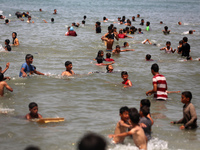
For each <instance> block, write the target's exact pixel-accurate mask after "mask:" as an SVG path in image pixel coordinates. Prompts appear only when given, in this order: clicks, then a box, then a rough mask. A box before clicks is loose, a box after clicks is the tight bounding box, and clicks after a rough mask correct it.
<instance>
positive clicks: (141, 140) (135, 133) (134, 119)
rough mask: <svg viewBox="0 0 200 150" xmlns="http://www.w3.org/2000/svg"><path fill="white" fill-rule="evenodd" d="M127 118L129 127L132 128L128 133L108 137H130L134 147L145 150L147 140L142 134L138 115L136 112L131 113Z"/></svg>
mask: <svg viewBox="0 0 200 150" xmlns="http://www.w3.org/2000/svg"><path fill="white" fill-rule="evenodd" d="M129 117H130V120H131V125H132V126H133V128H132V129H131V130H130V131H129V132H124V133H121V134H113V135H109V137H110V138H116V137H120V138H122V137H123V138H124V137H126V136H129V135H132V137H133V141H134V143H135V145H136V146H137V147H138V148H139V149H140V150H147V140H146V136H145V134H144V131H143V129H142V128H141V127H140V125H139V124H138V123H139V120H140V115H139V113H138V112H137V111H132V112H130V113H129Z"/></svg>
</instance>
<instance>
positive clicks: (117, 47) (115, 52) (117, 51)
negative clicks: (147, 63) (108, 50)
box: [112, 45, 135, 54]
mask: <svg viewBox="0 0 200 150" xmlns="http://www.w3.org/2000/svg"><path fill="white" fill-rule="evenodd" d="M126 51H135V50H134V49H124V50H120V46H119V45H117V46H116V49H114V50H113V51H112V52H113V53H114V54H120V52H126Z"/></svg>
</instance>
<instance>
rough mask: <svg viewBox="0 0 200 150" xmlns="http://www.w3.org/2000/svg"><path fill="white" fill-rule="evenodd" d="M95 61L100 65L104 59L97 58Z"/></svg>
mask: <svg viewBox="0 0 200 150" xmlns="http://www.w3.org/2000/svg"><path fill="white" fill-rule="evenodd" d="M96 60H97V63H98V64H100V63H103V60H104V58H103V57H100V56H98V57H97V58H96Z"/></svg>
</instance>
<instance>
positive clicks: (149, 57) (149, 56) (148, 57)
mask: <svg viewBox="0 0 200 150" xmlns="http://www.w3.org/2000/svg"><path fill="white" fill-rule="evenodd" d="M145 59H146V61H153V59H151V55H150V54H147V55H146V57H145Z"/></svg>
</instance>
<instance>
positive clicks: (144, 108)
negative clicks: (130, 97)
mask: <svg viewBox="0 0 200 150" xmlns="http://www.w3.org/2000/svg"><path fill="white" fill-rule="evenodd" d="M141 112H142V114H143V116H145V117H146V116H147V115H148V114H149V112H150V110H149V107H148V106H142V107H141Z"/></svg>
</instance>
